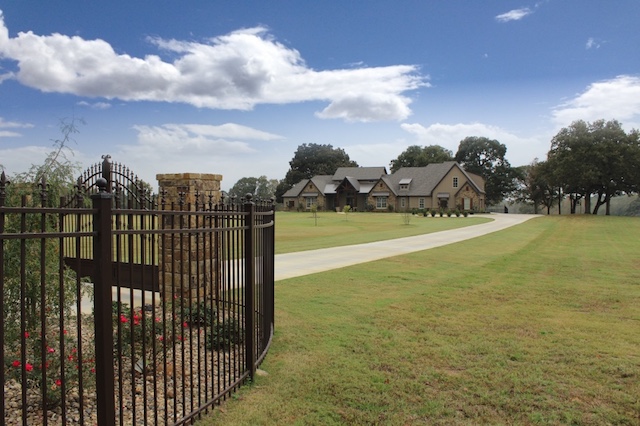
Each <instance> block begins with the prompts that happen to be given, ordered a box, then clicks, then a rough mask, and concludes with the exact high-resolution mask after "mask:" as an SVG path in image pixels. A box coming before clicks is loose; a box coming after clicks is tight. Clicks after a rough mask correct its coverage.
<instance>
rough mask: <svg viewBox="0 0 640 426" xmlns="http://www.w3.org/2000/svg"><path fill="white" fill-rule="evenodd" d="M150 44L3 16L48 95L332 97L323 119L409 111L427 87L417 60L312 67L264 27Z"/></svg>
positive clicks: (215, 104)
mask: <svg viewBox="0 0 640 426" xmlns="http://www.w3.org/2000/svg"><path fill="white" fill-rule="evenodd" d="M148 41H149V42H150V44H151V45H152V46H155V47H156V49H157V52H156V53H157V54H149V55H147V56H145V57H143V58H137V57H132V56H130V55H128V54H126V53H117V52H116V51H115V50H114V49H113V47H112V46H111V45H110V44H109V43H108V42H106V41H104V40H100V39H97V40H85V39H83V38H81V37H78V36H67V35H63V34H52V35H48V36H44V35H37V34H34V33H33V32H31V31H29V32H20V33H18V35H17V36H16V37H13V38H12V37H9V33H8V29H7V28H6V26H5V24H4V20H3V19H2V16H1V15H0V58H3V59H5V60H10V61H14V62H16V63H17V71H16V72H15V73H14V75H13V78H15V79H17V80H18V81H19V82H20V83H21V84H23V85H26V86H29V87H32V88H35V89H38V90H41V91H43V92H56V93H70V94H74V95H78V96H86V97H101V98H106V99H121V100H125V101H157V102H181V103H186V104H191V105H194V106H196V107H202V108H213V109H237V110H251V109H252V108H253V107H254V106H256V105H259V104H286V103H296V102H306V101H323V102H327V103H328V104H329V105H328V106H327V107H326V108H325V109H324V110H322V111H320V112H319V113H318V116H319V117H322V118H341V119H344V120H348V121H373V120H403V119H405V118H407V117H408V116H409V114H410V112H411V111H410V109H409V104H410V99H409V98H408V97H407V96H406V95H404V94H405V93H406V92H408V91H412V90H415V89H418V88H420V87H427V86H428V83H427V77H426V76H423V75H421V74H420V72H419V69H418V68H417V67H416V66H414V65H392V66H387V67H369V68H367V67H361V68H355V69H353V68H349V69H337V70H321V71H317V70H314V69H311V68H309V67H308V66H307V65H306V64H305V62H304V60H303V59H302V57H301V55H300V53H299V52H298V51H297V50H295V49H292V48H289V47H287V46H285V45H283V44H282V43H279V42H278V41H276V40H274V39H273V37H271V36H270V34H269V33H268V31H267V30H266V29H265V28H262V27H257V28H250V29H243V30H239V31H235V32H232V33H229V34H226V35H223V36H219V37H215V38H212V39H209V40H206V41H204V42H186V41H180V40H165V39H162V38H149V39H148ZM161 54H166V56H167V57H171V58H172V60H171V61H165V60H163V59H162V58H161V56H160V55H161Z"/></svg>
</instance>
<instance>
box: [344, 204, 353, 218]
mask: <svg viewBox="0 0 640 426" xmlns="http://www.w3.org/2000/svg"><path fill="white" fill-rule="evenodd" d="M342 211H343V212H344V220H348V219H347V217H348V216H349V212H350V211H351V206H350V205H348V204H347V205H346V206H344V208H343V209H342Z"/></svg>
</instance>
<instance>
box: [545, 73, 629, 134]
mask: <svg viewBox="0 0 640 426" xmlns="http://www.w3.org/2000/svg"><path fill="white" fill-rule="evenodd" d="M552 116H553V121H554V123H555V124H557V125H558V126H563V127H564V126H568V125H569V124H571V123H572V122H573V121H575V120H584V121H595V120H599V119H605V120H611V119H616V120H618V121H620V122H622V123H623V124H626V125H627V126H628V125H631V126H633V127H637V126H638V123H639V122H640V77H637V76H630V75H621V76H618V77H616V78H613V79H611V80H603V81H598V82H595V83H593V84H591V85H590V86H589V87H587V89H586V90H585V91H584V92H583V93H580V94H578V95H576V97H574V98H573V99H571V100H570V101H568V102H565V103H563V104H561V105H559V106H557V107H556V108H555V109H554V110H553V111H552ZM627 126H625V127H627Z"/></svg>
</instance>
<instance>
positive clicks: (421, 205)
mask: <svg viewBox="0 0 640 426" xmlns="http://www.w3.org/2000/svg"><path fill="white" fill-rule="evenodd" d="M418 208H419V209H424V198H420V199H419V200H418Z"/></svg>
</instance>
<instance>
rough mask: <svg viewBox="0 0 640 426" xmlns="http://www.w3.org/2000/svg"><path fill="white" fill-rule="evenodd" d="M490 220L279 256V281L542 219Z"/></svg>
mask: <svg viewBox="0 0 640 426" xmlns="http://www.w3.org/2000/svg"><path fill="white" fill-rule="evenodd" d="M476 217H488V218H490V219H493V220H492V221H491V222H487V223H482V224H480V225H473V226H466V227H464V228H458V229H451V230H448V231H440V232H434V233H431V234H424V235H416V236H414V237H405V238H397V239H394V240H386V241H377V242H374V243H367V244H357V245H351V246H343V247H331V248H327V249H319V250H308V251H301V252H296V253H286V254H278V255H276V257H275V265H276V271H275V280H276V281H278V280H284V279H287V278H294V277H299V276H302V275H308V274H314V273H316V272H323V271H329V270H331V269H337V268H343V267H345V266H351V265H356V264H358V263H365V262H371V261H373V260H378V259H383V258H385V257H392V256H398V255H401V254H406V253H412V252H416V251H421V250H428V249H432V248H435V247H440V246H444V245H447V244H453V243H457V242H459V241H464V240H469V239H471V238H475V237H480V236H482V235H486V234H490V233H492V232H496V231H501V230H503V229H506V228H509V227H511V226H514V225H518V224H521V223H523V222H525V221H527V220H529V219H533V218H534V217H538V216H536V215H532V214H500V213H493V214H490V215H476ZM427 220H463V219H459V218H429V219H427Z"/></svg>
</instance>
